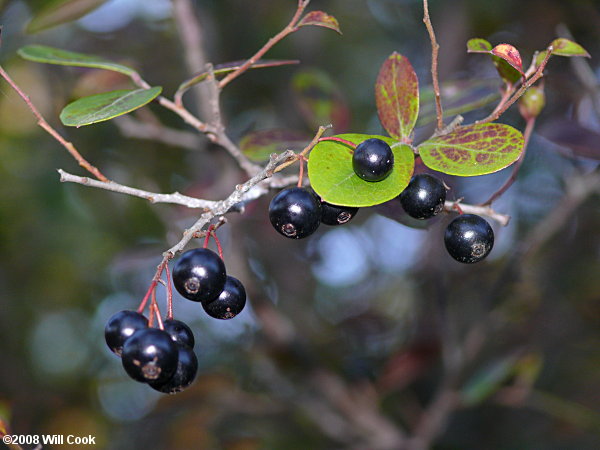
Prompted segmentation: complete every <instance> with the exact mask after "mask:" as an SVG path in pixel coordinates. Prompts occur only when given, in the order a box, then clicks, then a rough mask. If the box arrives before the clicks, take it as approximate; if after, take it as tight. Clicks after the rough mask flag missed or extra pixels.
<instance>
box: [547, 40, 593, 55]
mask: <svg viewBox="0 0 600 450" xmlns="http://www.w3.org/2000/svg"><path fill="white" fill-rule="evenodd" d="M550 45H552V54H553V55H559V56H585V57H586V58H589V57H590V54H589V53H588V52H587V51H586V49H584V48H583V47H582V46H581V45H579V44H577V43H576V42H573V41H570V40H569V39H565V38H558V39H555V40H553V41H552V44H550Z"/></svg>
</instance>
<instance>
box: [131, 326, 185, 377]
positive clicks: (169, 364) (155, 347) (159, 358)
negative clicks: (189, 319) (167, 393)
mask: <svg viewBox="0 0 600 450" xmlns="http://www.w3.org/2000/svg"><path fill="white" fill-rule="evenodd" d="M177 358H178V356H177V344H175V342H173V339H171V336H169V334H168V333H167V332H165V331H163V330H159V329H158V328H145V329H143V330H138V331H136V332H135V333H133V335H132V336H131V337H130V338H129V339H127V341H125V345H124V346H123V353H122V355H121V361H122V363H123V367H124V368H125V371H126V372H127V374H128V375H129V376H130V377H131V378H133V379H134V380H136V381H140V382H142V383H146V382H156V383H163V382H166V381H167V380H169V378H171V376H172V375H173V374H174V373H175V370H176V369H177V361H178V359H177Z"/></svg>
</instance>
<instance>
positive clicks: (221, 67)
mask: <svg viewBox="0 0 600 450" xmlns="http://www.w3.org/2000/svg"><path fill="white" fill-rule="evenodd" d="M245 62H246V60H243V61H234V62H228V63H223V64H218V65H216V66H215V67H214V69H213V73H214V74H215V77H218V76H220V75H227V74H228V73H230V72H233V71H234V70H237V69H239V68H240V67H241V66H242V65H243V64H244V63H245ZM299 63H300V61H298V60H297V59H260V60H258V61H256V62H255V63H254V64H252V65H251V66H250V69H262V68H264V67H278V66H285V65H289V64H299ZM208 76H209V72H200V73H199V74H197V75H194V76H193V77H192V78H190V79H189V80H186V81H184V82H183V83H181V84H180V85H179V87H178V88H177V94H176V95H179V96H181V95H183V93H184V92H185V91H187V90H188V89H189V88H191V87H192V86H194V85H195V84H198V83H201V82H203V81H204V80H206V79H207V78H208Z"/></svg>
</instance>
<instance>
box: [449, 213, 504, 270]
mask: <svg viewBox="0 0 600 450" xmlns="http://www.w3.org/2000/svg"><path fill="white" fill-rule="evenodd" d="M444 243H445V244H446V249H447V250H448V253H450V256H452V257H453V258H454V259H455V260H457V261H459V262H462V263H466V264H472V263H476V262H478V261H481V260H482V259H483V258H485V257H486V256H487V255H488V254H489V253H490V251H491V250H492V247H493V246H494V231H493V230H492V227H491V226H490V224H489V223H488V222H487V221H486V220H485V219H483V218H482V217H479V216H477V215H475V214H462V215H460V216H458V217H457V218H456V219H454V220H453V221H452V222H450V224H449V225H448V227H447V228H446V233H445V234H444Z"/></svg>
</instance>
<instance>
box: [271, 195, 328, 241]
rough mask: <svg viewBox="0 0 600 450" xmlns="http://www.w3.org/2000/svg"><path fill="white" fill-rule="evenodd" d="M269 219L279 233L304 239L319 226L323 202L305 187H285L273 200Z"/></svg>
mask: <svg viewBox="0 0 600 450" xmlns="http://www.w3.org/2000/svg"><path fill="white" fill-rule="evenodd" d="M269 219H270V220H271V224H272V225H273V227H274V228H275V230H277V232H278V233H280V234H282V235H283V236H285V237H287V238H290V239H302V238H305V237H307V236H309V235H311V234H312V233H314V232H315V231H316V229H317V228H318V227H319V224H320V223H321V203H320V202H319V200H318V199H317V198H316V197H315V196H314V195H313V194H312V193H311V192H309V191H308V190H306V189H304V188H300V187H294V188H288V189H284V190H282V191H281V192H279V193H278V194H277V195H276V196H275V197H273V199H272V200H271V203H270V204H269Z"/></svg>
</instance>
